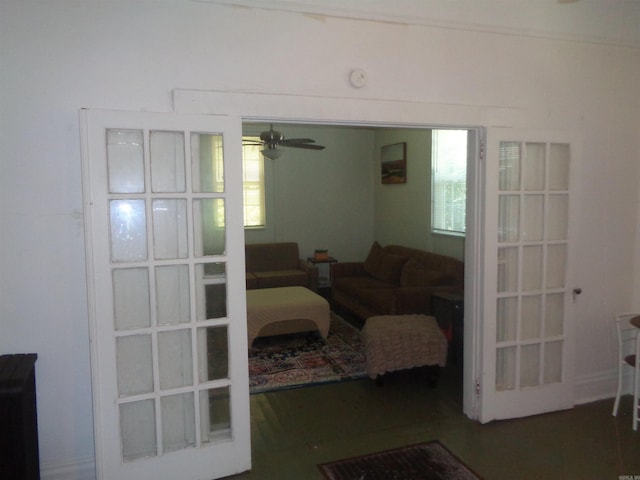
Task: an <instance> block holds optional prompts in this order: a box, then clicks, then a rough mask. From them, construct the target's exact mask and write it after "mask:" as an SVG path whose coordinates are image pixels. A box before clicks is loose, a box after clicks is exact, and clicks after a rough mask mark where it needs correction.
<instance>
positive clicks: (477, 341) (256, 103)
mask: <svg viewBox="0 0 640 480" xmlns="http://www.w3.org/2000/svg"><path fill="white" fill-rule="evenodd" d="M173 107H174V111H175V112H177V113H201V114H213V113H217V114H230V115H234V116H238V117H240V118H241V119H242V121H243V122H266V123H272V122H282V123H298V124H310V125H313V124H317V125H333V126H336V125H345V126H365V127H367V126H368V127H390V128H425V129H426V128H447V127H452V128H465V129H468V130H470V131H472V132H473V133H474V135H473V137H474V138H473V139H472V140H473V141H472V142H470V143H471V148H472V149H474V150H475V155H473V157H472V158H473V161H472V162H469V164H468V166H467V232H466V238H465V259H464V261H465V264H466V265H468V266H470V268H466V269H465V292H464V297H465V303H466V304H467V305H469V306H470V307H468V308H465V313H464V315H465V318H464V325H465V327H464V330H465V333H464V342H465V345H468V346H469V347H470V348H469V349H468V350H467V351H466V353H465V355H464V364H463V412H464V414H466V415H467V416H468V417H470V418H471V419H476V420H477V419H479V415H480V411H479V395H478V387H477V386H478V385H479V384H480V382H481V378H482V371H481V368H482V361H481V360H482V349H481V346H482V331H483V329H482V322H483V320H482V316H481V314H480V313H479V312H482V311H483V310H482V308H479V307H482V304H483V297H482V292H483V290H484V284H483V279H482V275H479V274H474V273H473V272H481V271H482V270H481V269H482V268H483V248H484V247H483V233H484V232H483V220H484V208H483V198H484V176H483V172H484V167H483V165H482V159H483V157H484V148H485V147H484V140H485V136H486V133H485V127H488V126H494V125H507V126H517V125H520V124H521V123H522V122H523V120H524V112H523V111H522V110H521V109H518V108H508V107H496V106H493V105H477V106H470V105H455V104H432V103H423V102H407V101H393V100H373V99H367V98H360V99H350V98H337V97H335V98H334V97H309V96H299V95H286V94H270V93H247V92H232V91H194V90H181V89H177V90H174V91H173ZM373 118H375V119H376V120H375V121H372V120H371V119H373Z"/></svg>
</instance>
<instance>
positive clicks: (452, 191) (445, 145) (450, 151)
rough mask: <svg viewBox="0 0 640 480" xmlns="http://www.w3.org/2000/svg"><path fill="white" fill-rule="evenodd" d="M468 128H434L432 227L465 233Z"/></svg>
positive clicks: (450, 232)
mask: <svg viewBox="0 0 640 480" xmlns="http://www.w3.org/2000/svg"><path fill="white" fill-rule="evenodd" d="M466 179H467V131H466V130H433V131H432V141H431V231H432V232H434V233H444V234H450V235H464V232H465V216H466V198H467V182H466Z"/></svg>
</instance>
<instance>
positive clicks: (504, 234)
mask: <svg viewBox="0 0 640 480" xmlns="http://www.w3.org/2000/svg"><path fill="white" fill-rule="evenodd" d="M519 230H520V197H519V196H518V195H500V200H499V204H498V242H516V241H518V233H519Z"/></svg>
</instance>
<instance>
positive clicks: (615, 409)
mask: <svg viewBox="0 0 640 480" xmlns="http://www.w3.org/2000/svg"><path fill="white" fill-rule="evenodd" d="M621 367H622V365H618V390H617V391H616V400H615V401H614V402H613V412H611V415H613V416H614V417H617V416H618V407H619V406H620V396H621V395H622V368H621Z"/></svg>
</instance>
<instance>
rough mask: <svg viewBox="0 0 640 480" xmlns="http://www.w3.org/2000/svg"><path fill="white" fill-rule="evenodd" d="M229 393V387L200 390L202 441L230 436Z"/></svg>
mask: <svg viewBox="0 0 640 480" xmlns="http://www.w3.org/2000/svg"><path fill="white" fill-rule="evenodd" d="M229 395H230V390H229V387H221V388H212V389H209V390H202V391H201V392H200V418H201V422H200V423H201V425H200V427H201V435H202V442H203V443H207V442H211V441H214V440H216V439H220V438H229V437H230V436H231V403H230V396H229Z"/></svg>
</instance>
